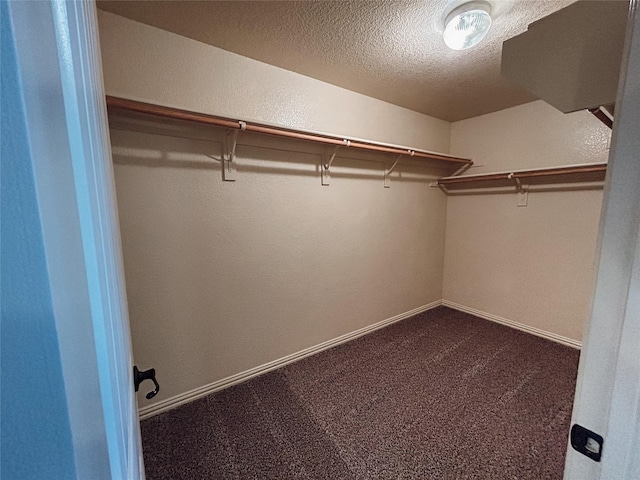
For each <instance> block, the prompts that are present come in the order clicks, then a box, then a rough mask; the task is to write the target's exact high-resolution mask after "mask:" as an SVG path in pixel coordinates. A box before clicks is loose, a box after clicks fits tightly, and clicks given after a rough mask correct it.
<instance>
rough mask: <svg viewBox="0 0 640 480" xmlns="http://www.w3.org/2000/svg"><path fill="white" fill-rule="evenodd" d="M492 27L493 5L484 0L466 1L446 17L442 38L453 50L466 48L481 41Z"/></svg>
mask: <svg viewBox="0 0 640 480" xmlns="http://www.w3.org/2000/svg"><path fill="white" fill-rule="evenodd" d="M489 28H491V5H490V4H489V3H488V2H485V1H483V0H479V1H472V2H467V3H464V4H462V5H460V6H458V7H456V8H454V9H453V10H452V11H451V12H450V13H449V14H448V15H447V16H446V18H445V21H444V32H442V38H443V39H444V43H446V44H447V47H449V48H451V49H452V50H466V49H467V48H471V47H473V46H474V45H477V44H478V43H480V41H481V40H482V39H483V38H484V37H485V35H486V34H487V32H488V31H489Z"/></svg>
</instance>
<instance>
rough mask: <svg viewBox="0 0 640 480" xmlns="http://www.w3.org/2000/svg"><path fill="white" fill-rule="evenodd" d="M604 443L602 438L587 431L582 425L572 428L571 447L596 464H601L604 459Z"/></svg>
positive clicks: (575, 425)
mask: <svg viewBox="0 0 640 480" xmlns="http://www.w3.org/2000/svg"><path fill="white" fill-rule="evenodd" d="M603 443H604V439H603V438H602V436H600V435H598V434H597V433H594V432H592V431H591V430H587V429H586V428H584V427H583V426H582V425H578V424H577V423H576V424H574V425H573V427H571V446H572V447H573V449H574V450H576V451H577V452H580V453H582V454H583V455H586V456H587V457H589V458H590V459H591V460H593V461H595V462H599V461H600V458H602V444H603Z"/></svg>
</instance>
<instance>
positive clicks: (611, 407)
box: [564, 0, 640, 480]
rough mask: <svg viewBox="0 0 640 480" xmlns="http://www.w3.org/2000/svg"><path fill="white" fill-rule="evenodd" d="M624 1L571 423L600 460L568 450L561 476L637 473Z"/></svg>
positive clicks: (636, 73)
mask: <svg viewBox="0 0 640 480" xmlns="http://www.w3.org/2000/svg"><path fill="white" fill-rule="evenodd" d="M638 8H639V2H638V0H632V1H631V8H630V14H629V26H628V31H627V41H626V45H625V52H624V55H623V60H622V70H621V75H620V77H621V78H620V86H619V91H618V96H617V101H616V111H615V122H614V131H613V136H612V143H611V145H612V146H611V152H610V157H609V168H608V172H607V182H606V185H605V197H604V205H603V209H602V217H601V221H600V234H599V241H598V253H597V257H598V274H597V280H596V289H595V294H594V300H593V307H592V313H591V317H590V319H589V321H588V322H587V324H586V325H585V339H584V343H583V349H582V353H581V356H580V367H579V371H578V382H577V387H576V397H575V402H574V409H573V418H572V422H571V423H572V425H573V424H575V423H577V424H579V425H581V426H583V427H585V428H587V429H589V430H591V431H593V432H595V433H596V434H599V435H601V436H602V437H603V438H604V442H603V447H602V461H601V462H595V461H594V460H591V459H590V458H588V457H586V456H584V455H582V454H581V453H578V452H576V451H575V450H573V448H572V447H571V446H568V449H567V458H566V469H565V474H564V478H565V480H592V479H607V480H608V479H611V480H626V479H628V480H632V479H633V480H635V479H638V478H640V469H639V463H640V460H639V459H638V453H637V452H638V445H639V444H640V423H639V422H640V420H639V417H638V413H639V409H640V355H638V354H637V351H638V350H637V349H638V345H639V344H640V298H639V296H640V293H639V292H638V289H639V288H640V280H639V277H640V253H639V252H640V15H639V13H638Z"/></svg>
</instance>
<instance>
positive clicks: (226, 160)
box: [222, 121, 247, 182]
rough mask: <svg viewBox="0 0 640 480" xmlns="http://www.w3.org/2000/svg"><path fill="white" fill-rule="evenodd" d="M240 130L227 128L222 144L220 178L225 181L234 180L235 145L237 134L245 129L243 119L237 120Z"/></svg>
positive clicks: (245, 125)
mask: <svg viewBox="0 0 640 480" xmlns="http://www.w3.org/2000/svg"><path fill="white" fill-rule="evenodd" d="M238 123H239V124H240V130H235V129H234V130H231V129H228V130H227V138H226V142H225V145H224V154H223V156H222V179H223V180H224V181H225V182H235V181H236V163H235V162H234V160H235V157H236V146H237V144H238V134H239V133H240V131H242V130H246V129H247V124H246V123H245V122H243V121H239V122H238Z"/></svg>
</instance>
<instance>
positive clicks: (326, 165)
mask: <svg viewBox="0 0 640 480" xmlns="http://www.w3.org/2000/svg"><path fill="white" fill-rule="evenodd" d="M342 141H343V142H344V146H345V147H350V146H351V140H347V139H346V138H345V139H343V140H342ZM340 147H342V145H336V147H335V148H334V149H333V153H332V154H331V155H330V156H329V155H323V160H325V161H323V162H322V165H320V169H321V170H322V185H325V186H326V185H330V184H331V165H332V164H333V161H334V160H335V159H336V153H338V149H339V148H340Z"/></svg>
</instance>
